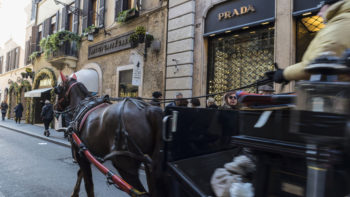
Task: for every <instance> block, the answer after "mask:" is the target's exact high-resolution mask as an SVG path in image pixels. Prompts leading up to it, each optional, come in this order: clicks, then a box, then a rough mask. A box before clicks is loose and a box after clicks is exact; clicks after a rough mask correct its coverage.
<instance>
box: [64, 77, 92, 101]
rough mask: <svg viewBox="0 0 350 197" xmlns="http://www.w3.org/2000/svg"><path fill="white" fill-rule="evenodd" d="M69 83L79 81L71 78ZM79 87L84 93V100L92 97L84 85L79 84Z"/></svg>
mask: <svg viewBox="0 0 350 197" xmlns="http://www.w3.org/2000/svg"><path fill="white" fill-rule="evenodd" d="M69 82H71V83H74V82H77V80H76V79H74V78H70V80H69ZM77 87H79V88H78V90H79V91H80V92H81V93H82V96H83V97H84V98H86V97H90V96H91V94H90V92H89V90H88V89H87V88H86V87H85V85H84V84H83V83H80V82H78V84H77Z"/></svg>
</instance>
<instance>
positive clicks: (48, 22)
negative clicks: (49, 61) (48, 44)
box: [43, 18, 51, 38]
mask: <svg viewBox="0 0 350 197" xmlns="http://www.w3.org/2000/svg"><path fill="white" fill-rule="evenodd" d="M50 26H51V18H48V19H46V20H45V21H44V26H43V38H46V37H47V36H48V35H49V34H50Z"/></svg>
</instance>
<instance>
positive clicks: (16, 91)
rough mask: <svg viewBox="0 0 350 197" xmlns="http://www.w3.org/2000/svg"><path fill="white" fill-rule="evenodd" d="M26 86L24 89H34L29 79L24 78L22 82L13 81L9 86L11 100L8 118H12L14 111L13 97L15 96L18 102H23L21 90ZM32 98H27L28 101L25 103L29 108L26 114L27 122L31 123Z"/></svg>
mask: <svg viewBox="0 0 350 197" xmlns="http://www.w3.org/2000/svg"><path fill="white" fill-rule="evenodd" d="M23 88H24V91H25V92H27V91H30V90H31V89H32V86H31V84H30V82H29V81H28V80H22V81H21V83H20V84H19V85H18V83H16V82H12V83H11V85H10V88H9V100H8V105H9V108H8V113H7V118H11V113H12V108H13V107H14V106H12V102H11V101H12V99H13V96H14V97H15V100H16V103H15V104H18V103H19V102H21V92H22V89H23ZM29 100H30V99H27V102H26V104H25V107H26V109H27V114H25V117H26V123H29V113H28V112H29V111H30V102H29Z"/></svg>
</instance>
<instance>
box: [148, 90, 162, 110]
mask: <svg viewBox="0 0 350 197" xmlns="http://www.w3.org/2000/svg"><path fill="white" fill-rule="evenodd" d="M162 96H163V95H162V93H161V92H158V91H156V92H153V93H152V100H151V102H150V104H151V105H154V106H158V107H160V99H161V98H162Z"/></svg>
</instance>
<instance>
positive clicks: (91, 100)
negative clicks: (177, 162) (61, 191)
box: [55, 73, 164, 197]
mask: <svg viewBox="0 0 350 197" xmlns="http://www.w3.org/2000/svg"><path fill="white" fill-rule="evenodd" d="M60 75H61V78H62V83H61V84H59V85H58V86H57V87H55V92H56V94H57V95H58V102H57V104H56V106H55V109H57V110H58V111H60V113H62V112H63V113H67V114H70V116H71V117H72V120H71V124H70V125H74V126H72V127H74V132H75V133H76V134H77V135H78V136H79V138H80V139H81V141H82V142H83V143H84V145H85V146H86V148H87V149H88V150H89V151H90V152H91V153H92V154H93V155H94V156H95V157H96V158H103V160H104V161H105V160H110V161H111V162H112V164H113V166H114V167H115V168H116V169H117V170H118V172H119V174H120V175H121V176H122V178H123V179H124V180H125V181H126V182H128V183H129V184H130V185H132V186H133V187H134V188H135V189H137V190H138V191H140V192H141V193H140V195H139V196H148V195H150V196H154V197H156V196H157V197H158V196H159V197H164V195H163V194H160V193H159V190H158V191H156V190H155V189H154V188H155V185H157V187H158V186H159V185H160V184H162V181H161V180H160V178H158V177H160V176H159V174H157V172H158V171H159V169H160V167H158V166H157V162H156V161H158V160H159V154H160V143H161V123H162V116H163V114H162V110H161V109H160V108H159V107H155V106H151V105H149V104H148V103H146V102H144V101H142V100H138V99H133V98H127V99H124V100H123V101H121V102H118V103H114V104H112V103H111V102H110V101H108V99H107V97H104V98H97V97H91V96H90V93H89V91H88V90H87V88H86V87H85V86H84V85H83V84H82V83H80V82H77V80H76V79H75V78H73V77H72V78H66V76H64V75H63V74H62V73H60ZM79 150H80V147H78V146H77V145H76V144H75V143H72V153H73V157H74V158H75V159H76V161H77V163H78V164H79V166H80V169H79V171H78V178H77V182H76V185H75V187H74V191H73V193H72V196H73V197H76V196H79V191H80V183H81V180H82V179H83V178H84V183H85V190H86V192H87V195H88V197H93V196H94V189H93V180H92V173H91V166H90V163H89V161H88V160H87V159H86V157H85V156H84V155H82V154H79ZM145 155H146V156H145ZM142 162H143V163H144V164H145V167H146V168H145V169H146V170H145V171H146V175H147V184H148V188H149V193H144V192H145V191H146V190H145V188H144V187H143V185H142V184H141V182H140V180H139V177H138V171H139V168H140V165H141V163H142ZM141 194H142V195H141Z"/></svg>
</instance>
